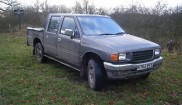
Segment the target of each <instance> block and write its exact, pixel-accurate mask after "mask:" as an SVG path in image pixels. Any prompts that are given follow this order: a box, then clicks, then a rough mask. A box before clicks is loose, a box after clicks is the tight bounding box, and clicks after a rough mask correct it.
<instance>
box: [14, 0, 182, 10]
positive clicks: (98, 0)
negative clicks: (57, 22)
mask: <svg viewBox="0 0 182 105" xmlns="http://www.w3.org/2000/svg"><path fill="white" fill-rule="evenodd" d="M17 1H18V2H20V3H22V4H23V5H33V3H35V2H36V0H17ZM43 1H45V0H39V2H43ZM76 1H78V2H82V1H83V0H48V3H49V4H50V5H66V6H67V7H73V6H74V5H75V2H76ZM132 1H133V3H135V4H141V5H142V6H144V7H154V6H155V5H156V4H157V2H158V1H162V2H163V3H167V4H168V6H169V7H175V6H177V5H182V0H89V2H90V3H91V4H94V5H95V6H96V7H103V8H113V7H117V6H119V5H124V6H126V7H128V6H129V5H130V4H132Z"/></svg>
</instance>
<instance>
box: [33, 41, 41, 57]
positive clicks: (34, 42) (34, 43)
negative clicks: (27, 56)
mask: <svg viewBox="0 0 182 105" xmlns="http://www.w3.org/2000/svg"><path fill="white" fill-rule="evenodd" d="M37 43H40V44H41V45H42V42H41V40H40V39H39V38H34V40H33V55H35V45H36V44H37ZM42 48H43V50H44V46H43V45H42Z"/></svg>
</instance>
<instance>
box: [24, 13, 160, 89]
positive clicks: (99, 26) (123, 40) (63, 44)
mask: <svg viewBox="0 0 182 105" xmlns="http://www.w3.org/2000/svg"><path fill="white" fill-rule="evenodd" d="M27 45H29V46H32V47H33V54H34V55H35V57H36V60H37V61H38V62H40V63H42V62H45V61H46V59H47V58H49V59H52V60H55V61H57V62H59V63H62V64H64V65H66V66H68V67H71V68H73V69H75V70H78V71H80V75H81V77H83V78H84V79H87V80H88V84H89V87H90V88H91V89H94V90H100V89H101V88H102V87H103V85H104V82H105V81H106V80H107V79H128V78H133V77H138V78H142V79H147V77H148V76H149V74H150V72H152V71H154V70H156V69H157V68H159V66H160V65H161V64H162V61H163V59H162V57H161V49H160V46H159V45H158V44H156V43H154V42H151V41H148V40H145V39H142V38H139V37H136V36H133V35H130V34H127V33H126V32H125V31H124V30H123V29H122V28H121V27H120V26H119V25H118V24H117V23H116V22H115V21H114V20H113V19H112V18H111V17H109V16H101V15H88V14H87V15H86V14H50V15H49V16H48V17H47V21H46V23H45V27H44V28H31V27H28V28H27Z"/></svg>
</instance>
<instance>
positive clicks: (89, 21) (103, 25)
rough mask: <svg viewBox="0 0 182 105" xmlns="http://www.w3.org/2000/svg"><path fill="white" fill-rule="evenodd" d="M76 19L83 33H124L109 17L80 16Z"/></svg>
mask: <svg viewBox="0 0 182 105" xmlns="http://www.w3.org/2000/svg"><path fill="white" fill-rule="evenodd" d="M78 20H79V22H80V25H81V28H82V31H83V33H84V34H85V35H116V34H124V33H125V32H124V31H123V29H121V27H120V26H119V25H118V24H117V23H116V22H115V21H113V20H112V19H111V18H109V17H99V16H87V17H86V16H80V17H78Z"/></svg>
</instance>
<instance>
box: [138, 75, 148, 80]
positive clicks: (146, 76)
mask: <svg viewBox="0 0 182 105" xmlns="http://www.w3.org/2000/svg"><path fill="white" fill-rule="evenodd" d="M149 75H150V73H147V74H144V75H142V76H140V77H139V78H140V79H143V80H146V79H148V77H149Z"/></svg>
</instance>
